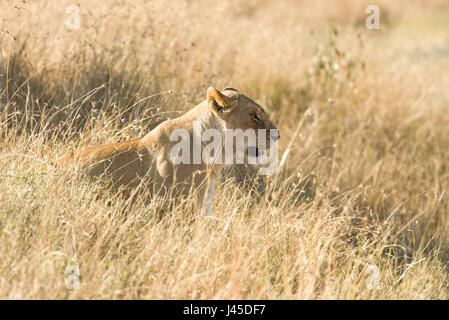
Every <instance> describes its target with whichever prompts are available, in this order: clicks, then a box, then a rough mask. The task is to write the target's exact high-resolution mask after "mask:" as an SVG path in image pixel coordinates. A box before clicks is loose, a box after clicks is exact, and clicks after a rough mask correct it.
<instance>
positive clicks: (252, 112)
mask: <svg viewBox="0 0 449 320" xmlns="http://www.w3.org/2000/svg"><path fill="white" fill-rule="evenodd" d="M195 123H196V125H197V126H198V124H199V125H200V127H201V130H206V129H215V130H216V132H218V133H219V135H221V138H222V140H221V141H222V143H221V144H220V145H219V152H217V154H218V153H220V152H221V153H222V154H223V155H224V156H225V157H226V154H225V152H232V153H233V154H236V153H237V152H238V150H237V148H236V147H233V148H232V149H231V150H227V149H229V148H227V149H226V148H225V147H224V146H225V143H224V142H223V141H225V139H226V134H225V133H226V132H229V131H231V130H234V131H235V130H237V129H240V130H242V131H246V130H247V129H253V130H254V132H256V136H257V139H259V136H258V135H259V132H263V131H264V130H260V131H259V130H258V129H266V130H265V134H266V136H265V137H264V139H266V140H265V141H267V142H269V141H276V140H277V139H278V138H279V137H280V135H279V131H278V130H277V128H276V127H275V126H274V125H273V123H272V122H271V121H270V120H269V119H268V117H267V115H266V113H265V112H264V110H263V109H262V107H260V106H259V105H258V104H257V103H255V102H254V101H252V100H251V99H249V98H248V97H246V96H245V95H243V94H241V93H240V92H238V91H237V90H236V89H233V88H225V89H224V90H223V92H220V91H218V90H217V89H215V88H213V87H209V88H208V89H207V99H206V100H204V101H203V102H201V103H200V104H198V105H197V106H195V107H194V108H193V109H192V110H190V111H188V112H187V113H185V114H184V115H182V116H180V117H178V118H175V119H172V120H166V121H164V122H162V123H161V124H159V125H158V126H157V127H156V128H154V129H153V130H152V131H151V132H149V133H148V134H147V135H145V136H144V137H143V138H141V139H137V140H133V141H127V142H120V143H114V144H109V145H104V146H98V147H88V148H85V149H82V150H79V151H75V152H70V153H68V154H67V155H65V156H63V157H61V158H59V159H58V160H57V165H58V166H59V167H62V168H74V167H76V168H80V169H82V170H83V171H84V172H86V173H87V174H88V175H89V176H93V177H105V178H107V179H110V181H111V182H112V184H113V186H115V187H135V186H137V185H138V184H139V183H140V182H141V181H142V179H145V181H147V182H149V185H151V186H152V189H153V190H150V191H151V192H156V193H161V192H166V190H169V189H170V188H172V187H173V186H175V185H176V187H177V188H178V190H179V191H181V192H182V193H184V194H185V193H187V192H190V191H193V192H194V193H195V196H196V200H195V206H197V207H200V206H201V207H202V206H203V205H204V203H206V212H205V213H206V215H209V214H210V213H211V205H212V199H213V196H214V194H215V184H216V181H217V179H219V177H220V176H221V170H222V168H223V166H224V164H223V163H222V162H219V161H214V160H213V159H212V161H211V159H207V157H199V160H200V161H199V162H198V161H197V162H196V163H195V161H192V160H193V158H194V157H195V152H198V150H195V145H194V144H195V142H194V141H193V139H194V135H195V132H194V131H195V128H194V127H195ZM178 129H181V130H184V132H186V133H187V134H188V135H189V140H188V141H187V142H188V143H187V148H188V151H189V152H190V155H188V157H187V158H188V160H189V161H187V163H177V162H176V161H174V157H173V150H174V147H175V146H176V145H177V144H179V141H178V139H175V140H174V139H173V133H174V132H175V130H178ZM270 129H274V130H270ZM240 130H237V131H239V132H241V131H240ZM178 131H179V130H178ZM178 131H176V132H178ZM273 133H274V134H273ZM234 137H235V136H234ZM270 137H271V139H270ZM178 138H179V136H178ZM218 138H220V137H218ZM214 139H215V137H214ZM232 139H234V138H232ZM200 141H201V146H202V147H204V146H205V144H206V143H205V142H204V141H203V140H202V139H201V140H200ZM269 146H270V144H269V143H267V144H266V148H269ZM258 147H259V145H251V144H249V143H245V146H244V152H245V154H246V152H247V151H248V150H249V149H251V148H252V149H253V150H255V156H256V157H257V156H259V155H260V154H261V153H263V150H259V149H258ZM225 149H226V150H225ZM213 158H214V159H216V158H217V157H216V155H214V157H213ZM197 159H198V157H197ZM245 159H248V158H247V157H245ZM184 162H186V161H184ZM206 190H207V191H208V193H207V197H206Z"/></svg>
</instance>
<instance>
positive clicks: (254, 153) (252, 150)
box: [248, 147, 264, 158]
mask: <svg viewBox="0 0 449 320" xmlns="http://www.w3.org/2000/svg"><path fill="white" fill-rule="evenodd" d="M263 154H264V152H263V151H262V150H260V149H259V148H257V147H248V155H249V156H250V157H256V158H257V157H259V156H262V155H263Z"/></svg>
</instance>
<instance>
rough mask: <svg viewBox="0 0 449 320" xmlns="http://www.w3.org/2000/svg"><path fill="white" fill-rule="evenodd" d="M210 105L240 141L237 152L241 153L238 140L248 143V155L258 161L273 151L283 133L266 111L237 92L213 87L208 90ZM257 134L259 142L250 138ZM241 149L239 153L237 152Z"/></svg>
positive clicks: (256, 137)
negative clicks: (268, 150) (268, 151)
mask: <svg viewBox="0 0 449 320" xmlns="http://www.w3.org/2000/svg"><path fill="white" fill-rule="evenodd" d="M207 101H208V104H209V107H210V108H211V109H212V111H213V112H214V113H215V114H216V115H217V116H218V117H219V118H220V119H222V120H223V122H224V124H225V127H226V129H227V130H228V131H230V132H231V134H232V135H233V136H234V138H235V139H236V140H234V142H235V143H234V144H233V145H234V152H235V151H239V150H238V142H237V140H238V138H239V137H240V138H242V137H243V140H242V139H241V140H240V141H244V145H243V150H240V151H243V152H244V154H245V158H246V155H248V154H249V155H250V156H255V157H258V156H260V155H262V154H264V152H265V150H264V149H269V148H270V145H271V142H274V141H277V140H278V139H279V138H280V134H279V130H278V129H277V128H276V126H275V125H274V124H273V123H272V122H271V120H270V119H269V118H268V115H267V114H266V113H265V111H264V109H263V108H262V107H261V106H260V105H259V104H257V103H256V102H254V101H253V100H251V99H250V98H248V97H247V96H245V95H244V94H242V93H240V92H239V91H238V90H236V89H234V88H225V89H223V91H222V92H220V91H218V90H217V89H215V88H213V87H209V88H208V89H207ZM251 133H254V135H255V139H250V138H248V137H249V135H250V134H251ZM236 148H237V149H236Z"/></svg>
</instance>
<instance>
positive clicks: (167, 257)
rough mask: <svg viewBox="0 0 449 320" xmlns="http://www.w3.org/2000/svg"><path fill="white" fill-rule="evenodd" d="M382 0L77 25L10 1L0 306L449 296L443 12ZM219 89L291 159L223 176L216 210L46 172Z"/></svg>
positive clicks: (156, 7)
mask: <svg viewBox="0 0 449 320" xmlns="http://www.w3.org/2000/svg"><path fill="white" fill-rule="evenodd" d="M375 2H376V3H372V1H370V2H367V1H349V0H348V1H284V2H282V3H278V2H277V1H263V0H262V1H220V2H219V3H217V2H214V1H186V2H184V1H159V0H158V1H115V0H114V1H104V2H100V3H95V4H94V3H93V2H91V1H84V0H79V1H77V2H76V4H78V5H79V8H80V14H81V16H80V29H79V30H69V29H68V28H67V27H66V26H65V20H66V19H67V14H66V11H65V10H66V7H67V6H68V5H71V4H73V3H71V2H70V1H56V0H54V1H53V0H51V1H50V0H49V1H14V0H11V1H2V2H1V4H0V34H1V36H0V46H1V58H0V59H1V61H0V74H1V76H0V298H7V299H17V298H18V299H23V298H30V299H41V298H50V299H53V298H57V299H73V298H82V299H91V298H106V299H118V298H121V299H134V298H139V299H141V298H143V299H158V298H162V299H166V298H171V299H239V298H243V299H247V298H250V299H447V298H448V297H449V287H448V285H449V283H448V272H449V270H448V261H449V239H448V228H449V220H448V208H449V198H448V194H447V192H446V191H447V190H448V188H449V125H448V123H449V112H448V106H449V90H448V88H449V4H448V3H447V1H443V0H441V1H375ZM367 4H377V5H379V7H380V18H381V19H380V23H381V24H380V30H368V29H366V28H365V27H364V21H365V17H366V16H367V14H365V7H366V6H367ZM210 85H213V86H215V87H217V88H222V87H224V86H231V87H235V88H238V89H239V90H240V91H242V92H244V93H245V94H247V95H248V96H250V97H252V98H254V99H255V100H256V101H258V102H259V103H260V104H261V105H263V106H264V107H265V108H266V110H267V112H268V113H269V114H270V117H271V118H272V119H273V120H274V122H275V124H276V125H277V126H278V127H279V128H280V130H281V136H282V137H281V140H280V154H281V155H282V154H285V155H286V161H285V163H284V166H283V167H282V168H281V170H280V171H279V173H278V174H276V175H274V176H271V177H268V178H266V179H261V178H255V177H252V176H251V175H248V177H247V179H246V180H243V181H242V179H241V175H239V174H236V172H240V173H241V172H242V170H241V169H242V168H239V170H229V172H228V174H227V175H226V176H225V177H224V179H223V181H222V183H221V184H220V186H219V190H218V192H217V196H216V198H215V200H214V203H213V216H212V217H202V216H200V215H199V213H198V212H195V211H194V210H193V209H192V206H191V199H190V198H186V199H182V200H172V199H157V198H154V199H152V200H151V202H150V203H146V202H144V201H142V202H139V203H137V204H136V205H135V206H134V207H132V208H131V207H130V206H128V203H127V199H124V198H121V197H119V196H118V195H115V194H113V193H112V192H109V191H107V190H104V189H103V188H102V187H101V186H100V185H98V184H96V183H93V182H91V181H86V180H84V179H78V178H77V177H74V176H73V175H70V174H67V173H63V172H58V171H57V170H56V169H55V168H54V167H53V163H54V160H55V159H56V158H57V157H58V156H59V155H61V154H62V153H64V152H65V151H67V150H74V149H75V148H79V147H83V146H87V145H96V144H104V143H112V142H117V141H124V140H128V139H134V138H138V137H140V136H142V135H143V134H145V133H146V132H148V131H149V130H151V129H152V128H153V127H154V126H155V125H157V124H158V123H160V121H162V120H164V119H167V118H170V117H174V116H176V115H178V114H180V113H181V112H184V111H186V110H188V109H189V108H191V107H192V106H194V105H195V104H196V103H198V102H200V101H201V100H203V99H204V98H205V92H206V89H207V87H208V86H210ZM243 171H244V170H243ZM252 179H256V181H258V182H259V185H257V184H256V183H254V181H253V180H252ZM68 266H76V267H77V268H79V273H80V286H79V289H73V290H69V289H68V288H67V286H66V279H67V277H68V275H67V274H66V271H67V270H68V268H67V267H68Z"/></svg>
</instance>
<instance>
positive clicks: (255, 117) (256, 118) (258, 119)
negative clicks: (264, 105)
mask: <svg viewBox="0 0 449 320" xmlns="http://www.w3.org/2000/svg"><path fill="white" fill-rule="evenodd" d="M253 119H254V120H256V121H262V120H260V118H259V117H258V116H257V114H253Z"/></svg>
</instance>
